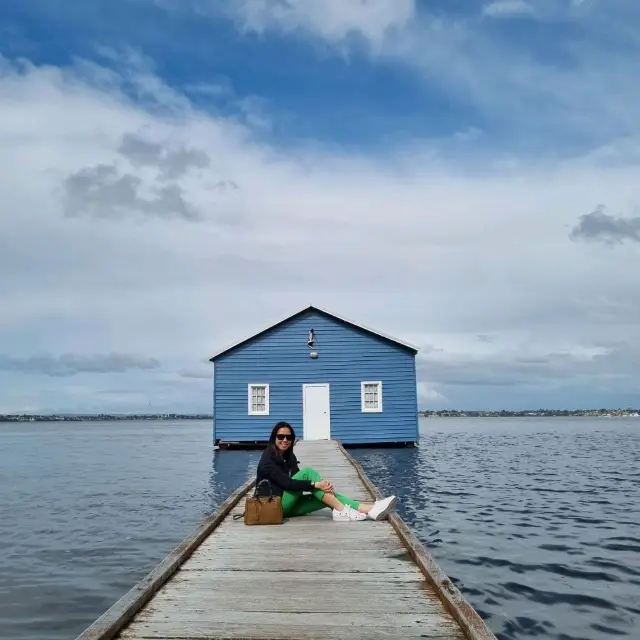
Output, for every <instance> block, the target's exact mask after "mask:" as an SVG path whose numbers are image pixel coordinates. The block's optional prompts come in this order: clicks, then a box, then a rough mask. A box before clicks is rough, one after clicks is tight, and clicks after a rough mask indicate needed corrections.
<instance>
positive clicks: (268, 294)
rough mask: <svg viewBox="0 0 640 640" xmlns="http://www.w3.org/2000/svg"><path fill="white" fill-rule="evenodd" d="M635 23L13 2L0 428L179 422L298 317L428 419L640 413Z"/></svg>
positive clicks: (565, 10)
mask: <svg viewBox="0 0 640 640" xmlns="http://www.w3.org/2000/svg"><path fill="white" fill-rule="evenodd" d="M639 34H640V4H638V3H635V2H629V0H530V1H529V2H528V1H525V0H496V1H495V2H490V1H488V0H487V1H481V0H424V1H420V0H368V1H367V0H237V1H234V2H227V1H225V0H110V1H109V2H105V1H104V0H59V1H58V0H56V1H54V0H8V1H7V2H3V3H2V6H1V7H0V167H1V170H2V176H1V177H2V179H1V180H0V295H1V298H0V300H1V312H0V412H14V411H41V412H48V411H70V412H73V411H91V412H97V411H114V412H115V411H148V410H149V408H151V409H152V410H154V411H165V410H176V411H189V412H196V411H197V412H200V411H209V410H210V407H211V385H212V382H211V373H212V369H211V366H212V365H210V364H208V363H207V359H208V357H209V356H210V355H211V354H212V353H214V352H215V351H216V350H217V349H219V348H220V347H223V346H225V345H227V344H228V343H230V342H234V341H236V340H237V339H240V338H242V337H244V336H245V335H248V334H251V333H253V332H254V331H258V330H260V329H262V328H263V327H264V326H266V325H267V324H270V323H272V322H276V321H278V320H279V319H281V318H282V317H283V316H285V315H288V314H290V313H293V312H295V311H297V310H298V309H299V308H302V307H303V306H306V305H307V304H309V303H313V304H316V305H318V306H321V307H325V308H327V309H329V310H333V311H335V312H336V313H338V314H340V315H344V316H346V317H349V318H353V319H355V320H357V321H360V322H362V323H363V324H366V325H369V326H372V327H376V328H379V329H380V330H381V331H383V332H386V333H390V334H392V335H396V336H398V337H399V338H402V339H405V340H407V341H409V342H412V343H414V344H417V345H419V346H420V348H421V351H420V355H419V359H418V368H419V394H420V405H421V407H424V408H427V407H429V408H446V407H461V408H529V407H533V408H535V407H541V406H547V407H590V406H596V407H600V406H629V405H640V286H639V285H640V171H639V169H640V82H638V66H637V64H638V59H639V58H638V56H639V55H640V35H639Z"/></svg>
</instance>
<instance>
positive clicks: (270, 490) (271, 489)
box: [253, 478, 273, 502]
mask: <svg viewBox="0 0 640 640" xmlns="http://www.w3.org/2000/svg"><path fill="white" fill-rule="evenodd" d="M265 482H266V483H267V484H268V485H269V502H271V500H273V487H272V486H271V482H269V479H268V478H263V479H262V480H260V482H258V483H257V484H256V488H255V489H254V491H253V497H254V498H257V497H258V487H259V486H260V485H261V484H264V483H265Z"/></svg>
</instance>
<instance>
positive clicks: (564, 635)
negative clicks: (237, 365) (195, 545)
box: [0, 418, 640, 640]
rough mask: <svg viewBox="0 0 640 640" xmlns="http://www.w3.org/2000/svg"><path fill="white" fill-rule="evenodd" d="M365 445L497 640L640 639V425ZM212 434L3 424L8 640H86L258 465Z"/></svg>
mask: <svg viewBox="0 0 640 640" xmlns="http://www.w3.org/2000/svg"><path fill="white" fill-rule="evenodd" d="M421 430H422V432H423V435H422V442H421V447H420V448H419V449H396V450H366V449H365V450H354V451H353V454H354V455H355V457H356V458H358V459H359V460H360V462H361V463H362V464H363V466H364V467H365V469H366V471H367V473H368V474H369V476H370V477H371V479H372V480H373V481H374V482H375V483H376V484H378V486H379V487H380V488H382V489H384V490H385V491H394V492H397V493H398V494H399V495H400V496H401V504H400V506H399V511H400V513H401V515H402V516H403V518H405V519H406V521H407V522H408V523H409V524H410V525H411V527H412V529H413V530H414V532H415V533H416V534H417V536H418V537H419V538H420V539H421V540H422V541H423V542H424V543H425V544H426V545H427V547H428V548H429V550H430V551H431V553H432V554H433V555H434V556H435V558H436V560H437V561H438V563H439V564H440V566H441V567H442V568H443V569H444V570H445V572H446V573H447V574H448V575H449V576H450V577H451V578H452V579H453V580H454V581H455V582H456V583H457V584H458V586H459V587H460V589H461V590H462V592H463V593H464V595H465V597H466V598H467V599H468V600H469V601H470V602H471V604H472V605H473V606H474V607H475V608H476V609H477V610H478V611H479V612H480V613H481V615H482V616H483V617H485V618H486V619H487V621H488V624H489V626H490V627H491V628H492V629H493V631H494V632H495V633H496V635H497V636H498V637H499V638H500V639H501V640H506V639H518V640H521V639H522V640H523V639H527V638H534V637H535V638H540V639H542V640H578V639H579V640H596V639H597V640H601V639H602V638H609V637H616V638H628V639H631V638H633V639H637V638H638V637H639V636H640V631H639V630H640V420H638V419H635V420H634V419H626V420H625V419H595V420H592V419H587V418H577V419H514V420H511V419H506V418H501V419H496V420H491V419H477V420H476V419H471V418H466V419H442V420H438V419H427V420H423V421H422V425H421ZM258 455H259V452H222V453H216V454H214V453H213V452H212V450H211V431H210V425H209V423H208V422H196V421H193V422H191V421H186V422H179V423H170V422H140V423H136V422H108V423H98V422H89V423H27V424H20V425H9V424H0V545H1V546H0V548H1V550H2V553H1V554H0V638H2V639H4V638H6V639H11V640H62V639H65V640H66V639H69V638H73V637H75V635H77V634H78V633H79V632H81V631H82V630H83V629H84V628H86V627H87V626H88V625H89V624H91V623H92V622H93V621H94V620H95V619H96V618H97V617H98V616H99V615H101V614H102V613H103V612H104V611H105V610H106V609H107V608H108V607H110V606H111V605H112V604H113V603H114V602H115V601H116V600H117V599H118V598H119V597H120V596H122V595H123V594H124V593H125V592H126V591H127V590H128V589H129V588H131V587H132V586H133V585H134V584H135V583H136V582H137V581H138V580H139V579H140V578H142V577H143V576H144V575H146V574H147V573H148V572H149V571H150V570H151V569H152V568H153V567H154V566H155V565H156V564H157V563H158V562H160V561H161V560H162V558H164V556H165V555H166V554H167V553H168V552H169V551H170V550H171V549H172V548H173V547H174V546H175V545H176V544H178V543H179V542H180V541H181V540H182V539H183V538H185V537H186V536H187V535H189V534H190V533H191V532H192V531H193V529H194V528H195V527H196V526H197V524H198V522H199V521H201V520H202V519H203V518H204V517H205V516H206V515H208V514H210V513H211V512H212V511H214V510H215V509H216V507H217V506H218V505H219V504H220V503H221V502H222V501H224V499H225V498H226V497H227V495H228V494H229V493H230V492H231V491H232V490H233V489H235V488H236V487H237V486H238V485H239V484H241V482H243V480H244V479H245V478H246V477H247V475H248V474H249V473H250V472H251V470H252V469H253V467H254V465H255V463H256V461H257V457H258Z"/></svg>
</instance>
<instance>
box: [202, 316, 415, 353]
mask: <svg viewBox="0 0 640 640" xmlns="http://www.w3.org/2000/svg"><path fill="white" fill-rule="evenodd" d="M310 311H315V312H317V313H319V314H321V315H324V316H327V317H329V318H333V319H334V320H338V321H339V322H341V323H343V324H345V325H349V326H351V327H355V328H357V329H360V330H361V331H364V332H366V333H368V334H371V335H374V336H377V337H379V338H382V339H383V340H386V341H388V342H391V343H393V344H396V345H398V346H399V347H402V348H404V349H407V350H408V351H411V352H412V353H413V354H416V353H418V348H417V347H415V346H414V345H412V344H409V343H407V342H403V341H402V340H398V339H397V338H394V337H392V336H389V335H386V334H384V333H381V332H380V331H375V330H374V329H370V328H369V327H365V326H364V325H362V324H359V323H357V322H353V321H351V320H347V319H346V318H343V317H341V316H339V315H336V314H335V313H331V312H329V311H326V310H324V309H320V308H319V307H315V306H313V305H309V306H308V307H305V308H304V309H301V310H300V311H297V312H296V313H294V314H293V315H290V316H287V317H286V318H284V319H283V320H280V321H279V322H276V323H275V324H272V325H270V326H268V327H267V328H266V329H263V330H262V331H259V332H258V333H255V334H253V335H252V336H249V337H247V338H244V339H243V340H240V341H239V342H235V343H234V344H232V345H230V346H228V347H225V348H224V349H222V350H221V351H218V352H217V353H215V354H214V355H213V356H211V358H209V362H215V361H216V359H217V358H219V357H220V356H222V355H224V354H225V353H229V352H230V351H233V350H234V349H236V348H237V347H240V346H241V345H243V344H246V343H247V342H250V341H251V340H254V339H255V338H258V337H259V336H262V335H264V334H265V333H267V332H269V331H272V330H273V329H276V328H277V327H280V326H282V325H283V324H286V323H287V322H290V321H291V320H293V319H294V318H297V317H299V316H301V315H303V314H305V313H308V312H310Z"/></svg>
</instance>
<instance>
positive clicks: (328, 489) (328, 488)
mask: <svg viewBox="0 0 640 640" xmlns="http://www.w3.org/2000/svg"><path fill="white" fill-rule="evenodd" d="M314 484H315V488H316V489H320V491H324V492H325V493H333V485H332V484H331V483H330V482H329V481H328V480H320V482H316V483H314Z"/></svg>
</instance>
